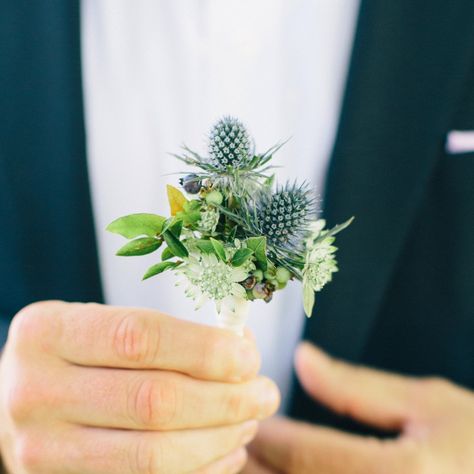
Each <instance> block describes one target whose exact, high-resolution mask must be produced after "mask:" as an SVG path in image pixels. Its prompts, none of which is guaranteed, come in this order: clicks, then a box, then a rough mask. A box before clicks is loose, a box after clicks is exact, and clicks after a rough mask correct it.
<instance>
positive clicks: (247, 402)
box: [38, 367, 279, 430]
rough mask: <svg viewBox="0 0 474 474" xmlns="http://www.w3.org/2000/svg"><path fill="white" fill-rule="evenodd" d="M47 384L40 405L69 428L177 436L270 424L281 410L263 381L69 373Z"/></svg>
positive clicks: (161, 374) (108, 372)
mask: <svg viewBox="0 0 474 474" xmlns="http://www.w3.org/2000/svg"><path fill="white" fill-rule="evenodd" d="M45 384H46V385H47V386H45V388H44V391H48V392H49V394H48V397H39V398H38V402H39V404H40V405H41V406H42V409H43V410H45V412H46V413H54V414H55V416H56V417H58V418H59V419H64V420H67V421H69V422H71V423H76V424H82V425H89V426H100V427H106V428H124V429H134V430H176V429H190V428H198V427H208V426H222V425H230V424H235V423H239V422H242V421H245V420H249V419H263V418H266V417H268V416H270V415H271V414H273V413H274V412H275V411H276V409H277V407H278V404H279V392H278V389H277V387H276V386H275V384H274V383H273V382H272V381H271V380H269V379H267V378H265V377H258V378H256V379H253V380H251V381H249V382H244V383H240V384H225V383H221V382H208V381H202V380H197V379H193V378H191V377H188V376H186V375H183V374H179V373H176V372H163V371H136V370H118V369H100V368H83V367H71V368H70V369H68V371H67V372H66V374H65V375H64V376H63V383H62V384H56V385H55V384H53V383H48V382H47V381H46V382H45ZM64 387H67V393H64ZM55 392H58V393H55ZM45 400H46V401H45ZM47 400H49V401H50V403H51V405H50V406H48V403H47ZM58 400H62V402H61V405H58Z"/></svg>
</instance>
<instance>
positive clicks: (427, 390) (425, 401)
mask: <svg viewBox="0 0 474 474" xmlns="http://www.w3.org/2000/svg"><path fill="white" fill-rule="evenodd" d="M450 387H451V382H449V381H448V380H446V379H443V378H441V377H425V378H421V379H416V380H415V381H414V383H413V391H412V393H413V401H414V403H415V405H416V407H426V406H431V405H432V404H433V403H435V402H436V401H438V400H440V397H443V396H444V395H445V394H446V393H447V392H449V390H450Z"/></svg>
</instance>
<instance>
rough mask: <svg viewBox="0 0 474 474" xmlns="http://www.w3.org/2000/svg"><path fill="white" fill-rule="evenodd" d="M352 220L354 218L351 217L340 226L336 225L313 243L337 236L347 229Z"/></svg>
mask: <svg viewBox="0 0 474 474" xmlns="http://www.w3.org/2000/svg"><path fill="white" fill-rule="evenodd" d="M353 220H354V217H351V218H350V219H347V221H346V222H343V223H342V224H339V225H336V226H335V227H333V228H332V229H329V230H328V231H327V232H325V233H323V234H322V235H321V236H319V237H318V238H317V239H316V241H315V242H320V241H322V240H326V239H327V238H328V237H332V236H333V235H336V234H338V233H339V232H341V231H342V230H344V229H345V228H347V227H349V226H350V225H351V224H352V221H353Z"/></svg>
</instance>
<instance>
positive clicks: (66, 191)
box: [0, 0, 102, 316]
mask: <svg viewBox="0 0 474 474" xmlns="http://www.w3.org/2000/svg"><path fill="white" fill-rule="evenodd" d="M79 31H80V30H79V2H78V1H72V0H70V1H67V2H61V1H50V2H30V1H27V0H17V1H15V2H2V3H1V6H0V44H1V45H2V54H1V55H0V110H2V125H1V127H0V143H1V147H0V158H1V160H0V183H1V182H4V183H7V186H1V187H0V214H1V217H2V218H1V221H2V226H3V228H4V232H3V233H2V235H1V236H0V239H1V241H0V242H1V244H2V245H0V269H1V272H0V283H1V284H0V315H1V314H2V313H3V314H5V315H8V316H12V315H13V314H14V312H15V311H16V310H18V309H19V308H20V307H21V306H23V305H25V304H27V303H29V302H31V301H34V300H38V299H47V298H59V299H66V300H86V301H87V300H89V301H90V300H92V301H100V300H101V299H102V293H101V285H100V277H99V269H98V262H97V253H96V244H95V237H94V225H93V219H92V210H91V203H90V197H89V185H88V176H87V167H86V158H85V139H84V123H83V106H82V90H81V63H80V57H81V56H80V35H79Z"/></svg>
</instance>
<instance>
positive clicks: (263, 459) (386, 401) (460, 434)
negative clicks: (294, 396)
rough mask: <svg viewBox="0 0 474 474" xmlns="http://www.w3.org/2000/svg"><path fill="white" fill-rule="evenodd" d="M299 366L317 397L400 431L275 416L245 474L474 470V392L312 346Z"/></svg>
mask: <svg viewBox="0 0 474 474" xmlns="http://www.w3.org/2000/svg"><path fill="white" fill-rule="evenodd" d="M295 365H296V371H297V374H298V377H299V379H300V381H301V384H302V385H303V387H304V388H305V390H306V391H307V392H308V393H309V394H310V395H311V396H312V397H313V398H314V399H315V400H317V401H319V402H320V403H323V404H325V405H326V406H328V407H329V408H330V409H332V410H334V411H335V412H337V413H339V414H341V415H347V416H350V417H352V418H354V419H356V420H359V421H361V422H363V423H366V424H368V425H372V426H375V427H378V428H381V429H384V430H389V431H397V432H399V433H400V435H399V436H398V437H397V438H391V439H386V440H381V439H377V438H373V437H363V436H356V435H352V434H348V433H343V432H341V431H338V430H334V429H330V428H324V427H320V426H316V425H310V424H308V423H301V422H296V421H292V420H289V419H286V418H273V419H271V420H269V421H267V422H265V423H263V424H262V425H261V427H260V431H259V434H258V435H257V438H256V439H255V441H254V442H253V444H252V445H251V447H250V453H251V458H250V461H249V463H248V465H247V467H246V469H245V470H244V472H245V473H248V474H250V473H252V474H273V473H276V472H278V473H298V474H306V473H308V474H309V473H312V474H313V473H314V474H316V473H317V474H340V473H345V474H372V473H373V474H412V473H413V474H415V473H416V474H419V473H422V474H425V473H426V474H428V473H429V474H451V473H453V474H454V473H456V474H464V473H466V474H468V473H474V395H473V394H472V393H471V392H469V391H468V390H465V389H463V388H461V387H459V386H456V385H454V384H452V383H450V382H448V381H446V380H444V379H438V378H426V379H416V378H409V377H402V376H399V375H394V374H389V373H385V372H380V371H377V370H373V369H369V368H365V367H360V366H354V365H350V364H347V363H344V362H341V361H337V360H334V359H332V358H330V357H329V356H328V355H326V354H325V353H323V352H321V351H320V350H319V349H316V348H315V347H314V346H311V345H310V344H308V343H303V344H302V345H301V346H300V347H299V349H298V351H297V354H296V358H295Z"/></svg>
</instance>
